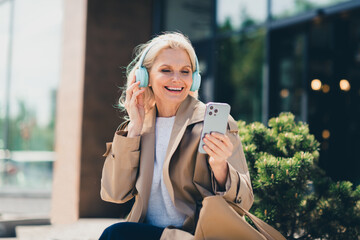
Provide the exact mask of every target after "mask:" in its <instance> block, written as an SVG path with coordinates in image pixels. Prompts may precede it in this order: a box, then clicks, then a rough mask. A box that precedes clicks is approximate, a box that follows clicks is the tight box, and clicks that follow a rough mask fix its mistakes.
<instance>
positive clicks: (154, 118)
mask: <svg viewBox="0 0 360 240" xmlns="http://www.w3.org/2000/svg"><path fill="white" fill-rule="evenodd" d="M127 70H128V71H127V73H128V74H127V86H126V93H125V95H124V94H123V96H122V97H121V98H120V105H121V106H123V107H124V108H125V109H126V111H127V113H128V119H129V120H128V121H126V122H125V123H124V124H122V125H121V127H120V129H119V130H118V131H116V133H115V136H114V139H113V142H112V144H108V145H107V146H108V147H107V151H106V153H105V156H106V160H105V163H104V168H103V175H102V180H101V197H102V199H103V200H105V201H109V202H114V203H124V202H127V201H129V200H130V199H132V198H135V202H134V205H133V207H132V209H131V212H130V214H129V215H128V217H127V219H126V221H127V222H125V223H118V224H115V225H113V226H110V227H109V228H107V229H106V230H105V231H104V233H103V234H102V236H101V238H100V239H160V238H161V239H192V238H193V236H192V234H193V233H194V232H195V228H196V223H197V218H198V214H199V211H200V210H201V202H202V200H203V198H204V197H206V196H210V195H214V194H221V195H223V197H224V198H225V199H227V200H229V201H233V202H235V203H237V204H239V205H241V206H242V207H243V208H245V209H249V208H250V207H251V205H252V202H253V194H252V188H251V183H250V177H249V172H248V168H247V165H246V161H245V157H244V153H243V150H242V146H241V143H240V139H239V136H238V134H237V124H236V122H235V121H234V120H233V119H232V118H231V117H229V122H228V131H227V133H226V134H225V135H224V134H220V133H211V134H210V135H206V137H205V138H204V142H205V145H204V146H203V148H204V150H205V151H206V153H207V154H201V153H199V152H198V145H199V141H200V135H201V130H202V126H203V120H204V113H205V104H203V103H202V102H200V101H199V100H197V89H198V87H199V85H200V76H199V75H198V72H199V69H198V62H197V58H196V55H195V51H194V49H193V47H192V45H191V43H190V41H189V40H188V39H187V38H186V37H185V36H184V35H182V34H180V33H165V34H162V35H160V36H157V37H155V38H154V39H152V40H151V41H149V42H148V43H147V44H145V45H141V46H140V47H139V48H138V54H137V56H136V57H135V59H134V60H133V62H132V63H131V64H130V65H129V66H128V69H127ZM146 75H148V76H146ZM140 86H142V87H140Z"/></svg>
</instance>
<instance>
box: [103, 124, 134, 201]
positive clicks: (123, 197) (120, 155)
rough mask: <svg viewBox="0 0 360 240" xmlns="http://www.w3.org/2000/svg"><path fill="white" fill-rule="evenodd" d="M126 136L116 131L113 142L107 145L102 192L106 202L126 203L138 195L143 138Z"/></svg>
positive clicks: (123, 132)
mask: <svg viewBox="0 0 360 240" xmlns="http://www.w3.org/2000/svg"><path fill="white" fill-rule="evenodd" d="M126 134H127V132H126V131H123V130H120V131H116V133H115V135H114V139H113V142H112V143H107V150H106V153H105V154H104V156H106V159H105V163H104V167H103V170H102V178H101V190H100V195H101V198H102V199H103V200H104V201H108V202H114V203H124V202H127V201H129V200H130V199H132V198H133V197H134V194H135V193H136V190H135V182H136V177H137V173H138V167H139V161H140V138H141V137H140V136H139V137H135V138H129V137H126Z"/></svg>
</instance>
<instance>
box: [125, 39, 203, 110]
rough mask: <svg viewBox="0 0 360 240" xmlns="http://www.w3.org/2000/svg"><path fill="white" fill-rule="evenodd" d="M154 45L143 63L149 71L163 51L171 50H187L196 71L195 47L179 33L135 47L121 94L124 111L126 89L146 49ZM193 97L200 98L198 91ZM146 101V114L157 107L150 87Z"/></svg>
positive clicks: (192, 93)
mask: <svg viewBox="0 0 360 240" xmlns="http://www.w3.org/2000/svg"><path fill="white" fill-rule="evenodd" d="M150 44H151V45H152V46H151V48H150V49H149V51H148V52H147V53H146V56H145V58H144V61H143V64H142V65H143V66H144V67H146V69H147V70H148V72H149V70H150V69H151V67H152V66H153V64H154V61H155V59H156V57H157V56H158V54H159V53H160V51H161V50H163V49H167V48H171V49H183V50H185V51H186V52H187V53H188V55H189V57H190V62H191V68H192V71H193V72H194V71H195V70H196V60H195V59H196V55H195V50H194V48H193V46H192V45H191V42H190V40H189V39H188V38H187V37H186V36H185V35H183V34H182V33H179V32H165V33H163V34H161V35H159V36H156V37H155V38H153V39H151V40H150V41H148V42H147V43H145V44H140V45H138V46H137V47H135V49H134V52H135V57H134V59H133V60H132V61H131V62H130V64H129V65H128V66H127V67H126V79H127V80H126V84H125V87H124V90H123V92H122V94H121V97H120V99H119V108H120V109H122V110H125V97H126V89H127V88H128V86H129V85H130V83H131V81H132V80H133V78H134V74H135V71H136V69H138V68H139V67H140V63H139V60H140V58H141V56H142V55H143V53H144V51H145V49H146V48H147V47H148V46H149V45H150ZM189 94H190V95H191V96H193V97H195V98H197V97H198V91H195V92H190V93H189ZM144 100H145V112H147V111H149V110H150V109H151V108H153V107H154V106H155V97H154V93H153V91H152V89H151V88H150V87H146V88H145V92H144Z"/></svg>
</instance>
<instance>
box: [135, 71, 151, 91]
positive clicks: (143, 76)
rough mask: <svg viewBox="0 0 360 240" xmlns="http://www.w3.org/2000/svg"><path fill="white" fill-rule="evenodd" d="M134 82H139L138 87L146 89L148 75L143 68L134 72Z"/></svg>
mask: <svg viewBox="0 0 360 240" xmlns="http://www.w3.org/2000/svg"><path fill="white" fill-rule="evenodd" d="M135 77H136V82H139V81H140V85H139V87H147V86H148V84H149V74H148V72H147V70H146V68H145V67H143V66H141V67H139V68H138V69H136V71H135Z"/></svg>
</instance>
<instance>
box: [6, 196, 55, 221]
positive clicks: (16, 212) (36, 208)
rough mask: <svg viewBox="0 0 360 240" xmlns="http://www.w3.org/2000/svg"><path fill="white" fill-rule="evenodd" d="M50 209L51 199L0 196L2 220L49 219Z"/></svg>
mask: <svg viewBox="0 0 360 240" xmlns="http://www.w3.org/2000/svg"><path fill="white" fill-rule="evenodd" d="M50 209H51V199H50V198H49V197H23V196H10V197H7V196H0V220H14V219H18V218H33V217H36V218H38V217H42V218H49V217H50Z"/></svg>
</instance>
